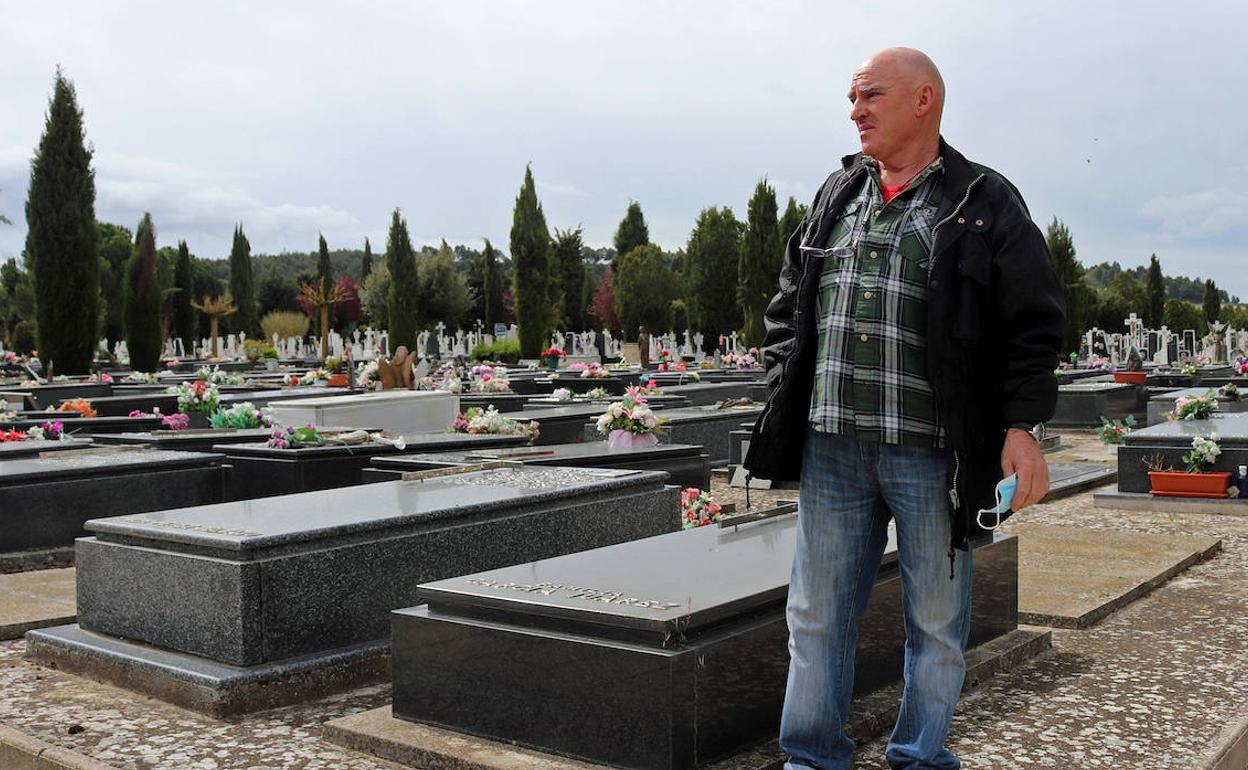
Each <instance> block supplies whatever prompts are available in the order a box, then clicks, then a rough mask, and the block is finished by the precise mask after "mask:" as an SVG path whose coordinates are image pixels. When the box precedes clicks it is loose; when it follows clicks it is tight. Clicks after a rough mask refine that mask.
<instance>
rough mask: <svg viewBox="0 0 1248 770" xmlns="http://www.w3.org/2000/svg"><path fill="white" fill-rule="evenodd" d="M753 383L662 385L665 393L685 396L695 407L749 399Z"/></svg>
mask: <svg viewBox="0 0 1248 770" xmlns="http://www.w3.org/2000/svg"><path fill="white" fill-rule="evenodd" d="M753 385H754V383H753V381H743V382H686V383H684V384H680V385H668V384H666V383H662V382H661V383H660V385H659V387H661V388H662V389H663V392H664V393H668V394H671V395H673V396H684V397H685V398H687V399H689V403H690V404H692V405H693V406H709V405H711V404H715V403H718V402H720V401H726V400H729V399H734V398H749V397H750V390H751V388H752V387H753Z"/></svg>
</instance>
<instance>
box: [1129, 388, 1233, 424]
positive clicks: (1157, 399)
mask: <svg viewBox="0 0 1248 770" xmlns="http://www.w3.org/2000/svg"><path fill="white" fill-rule="evenodd" d="M1211 390H1212V391H1214V394H1215V395H1217V391H1216V389H1214V388H1203V387H1202V388H1181V389H1179V390H1173V391H1168V392H1166V393H1162V394H1159V395H1155V396H1153V397H1151V398H1150V399H1149V400H1148V424H1149V425H1157V424H1158V423H1163V422H1165V421H1166V415H1167V414H1169V413H1170V412H1172V411H1173V410H1174V402H1175V400H1176V399H1179V398H1183V397H1187V398H1191V397H1192V396H1203V395H1205V394H1207V393H1208V392H1209V391H1211ZM1244 393H1245V395H1248V391H1244ZM1218 411H1219V412H1222V413H1224V414H1236V413H1238V412H1248V398H1238V399H1234V400H1232V399H1229V398H1221V397H1219V398H1218Z"/></svg>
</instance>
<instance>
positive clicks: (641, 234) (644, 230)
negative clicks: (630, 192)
mask: <svg viewBox="0 0 1248 770" xmlns="http://www.w3.org/2000/svg"><path fill="white" fill-rule="evenodd" d="M649 243H650V228H649V227H646V218H645V217H644V216H642V214H641V204H640V203H638V202H637V201H629V203H628V211H626V212H625V213H624V218H623V219H621V220H620V226H619V227H617V228H616V229H615V258H614V259H612V260H611V267H612V269H614V270H615V271H616V272H617V273H618V272H619V271H620V262H621V261H622V260H623V259H624V257H626V256H628V252H630V251H632V250H633V249H635V248H637V247H638V246H645V245H647V244H649Z"/></svg>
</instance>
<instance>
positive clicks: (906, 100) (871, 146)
mask: <svg viewBox="0 0 1248 770" xmlns="http://www.w3.org/2000/svg"><path fill="white" fill-rule="evenodd" d="M849 101H850V104H852V105H853V107H852V109H851V110H850V112H849V119H850V120H852V121H854V124H855V125H856V126H858V140H859V141H860V142H861V143H862V151H863V152H865V153H866V154H867V155H870V156H871V157H873V158H876V159H880V160H887V159H888V158H889V157H890V155H892V154H893V153H895V152H896V151H897V150H898V149H900V148H904V147H906V146H907V145H908V144H909V143H910V142H912V141H914V139H915V137H916V136H917V135H918V128H919V121H918V116H916V115H915V89H914V87H913V86H912V85H911V84H910V83H908V82H907V81H906V80H905V78H903V77H901V76H900V73H898V72H897V71H896V67H891V66H889V65H888V64H887V62H882V63H881V62H874V61H868V62H867V63H865V64H863V65H862V67H860V68H859V69H858V71H857V72H855V73H854V77H853V79H852V80H850V82H849Z"/></svg>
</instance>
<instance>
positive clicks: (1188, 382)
mask: <svg viewBox="0 0 1248 770" xmlns="http://www.w3.org/2000/svg"><path fill="white" fill-rule="evenodd" d="M1147 384H1149V385H1154V386H1157V387H1165V388H1190V387H1194V386H1195V385H1196V376H1195V375H1193V374H1182V373H1180V372H1150V373H1149V375H1148V380H1147Z"/></svg>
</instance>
